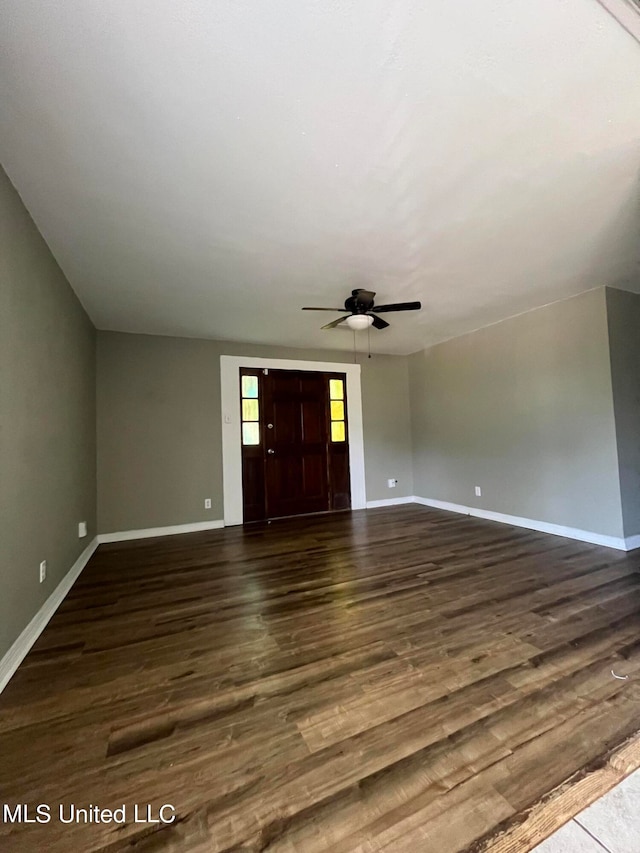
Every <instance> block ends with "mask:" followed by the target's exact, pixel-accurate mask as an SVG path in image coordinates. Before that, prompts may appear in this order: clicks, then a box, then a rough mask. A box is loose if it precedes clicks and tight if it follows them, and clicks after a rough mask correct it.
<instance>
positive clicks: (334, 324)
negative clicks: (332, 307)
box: [320, 317, 347, 329]
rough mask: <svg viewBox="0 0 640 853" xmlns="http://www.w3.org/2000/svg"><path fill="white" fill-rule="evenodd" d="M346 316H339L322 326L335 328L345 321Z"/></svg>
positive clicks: (323, 327)
mask: <svg viewBox="0 0 640 853" xmlns="http://www.w3.org/2000/svg"><path fill="white" fill-rule="evenodd" d="M346 319H347V318H346V317H338V319H337V320H332V321H331V322H330V323H327V325H326V326H321V327H320V328H322V329H335V327H336V326H339V325H340V323H344V321H345V320H346Z"/></svg>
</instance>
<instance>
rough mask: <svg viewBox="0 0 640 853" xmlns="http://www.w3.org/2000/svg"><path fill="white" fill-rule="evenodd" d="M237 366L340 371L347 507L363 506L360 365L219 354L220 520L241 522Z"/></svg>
mask: <svg viewBox="0 0 640 853" xmlns="http://www.w3.org/2000/svg"><path fill="white" fill-rule="evenodd" d="M241 367H252V368H265V367H266V368H270V369H272V370H309V371H313V372H315V373H344V374H346V377H347V418H348V423H349V472H350V479H351V509H365V508H366V506H367V493H366V486H365V470H364V430H363V422H362V385H361V382H360V365H359V364H344V363H343V362H338V361H295V360H293V359H285V358H256V357H254V356H241V355H221V356H220V399H221V409H222V490H223V501H224V524H225V527H231V526H232V525H235V524H242V521H243V519H242V449H241V444H240V404H239V402H238V401H239V399H240V397H239V382H238V375H239V370H240V368H241Z"/></svg>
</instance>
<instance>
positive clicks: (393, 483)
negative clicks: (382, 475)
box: [387, 477, 398, 489]
mask: <svg viewBox="0 0 640 853" xmlns="http://www.w3.org/2000/svg"><path fill="white" fill-rule="evenodd" d="M397 485H398V481H397V480H396V479H395V477H392V478H391V479H390V480H387V487H388V488H390V489H395V487H396V486H397Z"/></svg>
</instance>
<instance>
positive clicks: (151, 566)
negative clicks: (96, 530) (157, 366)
mask: <svg viewBox="0 0 640 853" xmlns="http://www.w3.org/2000/svg"><path fill="white" fill-rule="evenodd" d="M639 568H640V552H636V554H635V555H633V554H632V555H624V554H622V553H618V552H615V551H611V550H608V549H604V548H599V547H594V546H590V545H583V544H580V543H576V542H571V541H569V540H566V539H561V538H558V537H555V536H546V535H543V534H538V533H534V532H528V531H523V530H515V529H512V528H509V527H507V526H505V525H500V524H492V523H489V522H483V521H479V520H475V519H469V518H466V517H463V516H458V515H451V514H447V513H443V512H439V511H437V510H431V509H426V508H423V507H415V506H406V507H394V508H391V509H381V510H369V511H367V512H364V511H363V512H356V513H353V514H349V513H341V514H338V515H334V516H330V517H315V518H308V519H302V520H300V519H299V520H296V521H293V520H292V521H283V522H274V523H273V524H271V525H269V526H266V525H265V526H261V527H256V528H253V529H247V530H242V529H240V528H235V529H229V530H223V531H213V532H210V533H202V534H200V533H198V534H193V535H188V536H178V537H171V538H163V539H156V540H146V541H141V542H134V543H122V544H117V545H107V546H104V545H103V546H101V547H100V549H99V551H98V552H97V553H96V555H95V556H94V557H93V559H92V560H91V562H90V564H89V566H88V567H87V568H86V569H85V571H84V572H83V574H82V576H81V577H80V579H79V581H78V582H77V583H76V585H75V587H74V588H73V589H72V591H71V592H70V594H69V596H68V597H67V599H66V600H65V602H64V603H63V605H62V606H61V608H60V609H59V611H58V613H57V614H56V615H55V617H54V618H53V620H52V622H51V623H50V624H49V626H48V627H47V629H46V630H45V632H44V633H43V635H42V637H41V638H40V640H39V641H38V643H37V644H36V646H35V647H34V649H33V650H32V652H31V653H30V654H29V656H28V657H27V659H26V660H25V662H24V664H23V665H22V667H21V668H20V670H19V671H18V673H17V674H16V675H15V677H14V678H13V680H12V681H11V683H10V684H9V686H8V687H7V689H6V691H5V692H4V694H3V695H2V696H1V697H0V756H1V758H0V774H1V776H0V803H3V802H7V803H10V804H15V803H28V804H31V806H32V807H33V806H35V805H36V804H39V803H45V804H49V805H50V806H51V807H52V809H53V814H54V819H52V821H51V823H50V824H47V825H42V826H40V825H24V824H21V825H11V824H7V823H4V824H3V823H0V848H1V849H2V850H7V851H18V850H19V851H44V850H46V851H65V853H67V851H93V850H102V851H107V850H108V851H116V850H123V849H135V851H144V853H147V851H158V850H168V851H187V850H188V851H231V850H233V851H259V850H269V851H298V853H315V851H331V853H341V851H354V850H358V851H363V853H364V851H381V850H384V851H387V853H389V851H401V853H407V851H409V853H414V851H416V853H422V851H424V853H454V851H461V850H465V849H467V848H468V847H469V846H470V845H473V844H474V842H476V841H477V840H478V839H481V838H482V837H484V836H486V835H487V834H490V833H493V832H495V831H496V830H497V829H498V827H499V826H501V825H502V826H504V825H506V824H508V823H509V822H510V821H517V820H521V818H522V816H523V815H524V814H525V813H526V812H527V810H528V809H529V808H530V807H531V806H532V805H533V804H534V803H536V802H537V801H539V800H540V798H541V797H542V796H543V795H544V794H545V793H546V792H548V791H550V790H551V789H552V788H554V787H555V786H557V785H558V784H559V783H561V782H562V781H563V780H565V779H567V777H569V776H571V775H572V774H574V773H576V771H579V770H581V769H583V768H588V767H594V766H596V765H597V760H598V758H599V757H600V756H602V755H603V754H605V753H606V752H607V751H608V750H610V749H611V748H612V747H613V746H615V745H616V744H618V743H620V742H622V741H623V740H624V739H625V738H626V737H628V736H629V735H630V734H632V733H634V732H637V731H638V730H640V701H639V700H640V574H639V573H638V569H639ZM612 667H613V668H615V669H616V670H618V671H620V673H622V674H625V675H629V676H630V678H629V680H628V681H620V680H616V679H614V678H613V677H612V675H611V672H610V671H611V669H612ZM60 803H64V804H66V806H67V807H68V805H69V804H71V803H74V804H75V805H76V806H77V807H87V806H89V805H99V806H100V807H101V808H114V807H116V806H120V805H122V804H123V803H124V804H126V805H127V807H128V809H129V813H128V814H129V815H131V810H132V808H133V804H134V803H137V804H147V803H149V804H151V805H152V806H153V808H154V810H157V809H158V807H159V806H160V805H162V804H164V803H169V804H172V805H173V806H175V809H176V813H177V821H176V822H175V823H174V824H172V825H167V826H166V827H160V826H158V825H146V824H135V823H132V822H129V823H127V824H125V825H123V826H120V825H103V824H97V825H96V824H94V825H84V824H78V825H75V824H73V825H68V826H65V825H61V824H59V823H58V821H57V808H58V804H60ZM154 816H155V815H154Z"/></svg>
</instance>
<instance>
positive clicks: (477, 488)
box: [476, 486, 482, 498]
mask: <svg viewBox="0 0 640 853" xmlns="http://www.w3.org/2000/svg"><path fill="white" fill-rule="evenodd" d="M476 497H477V498H481V497H482V489H481V488H480V486H476Z"/></svg>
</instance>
